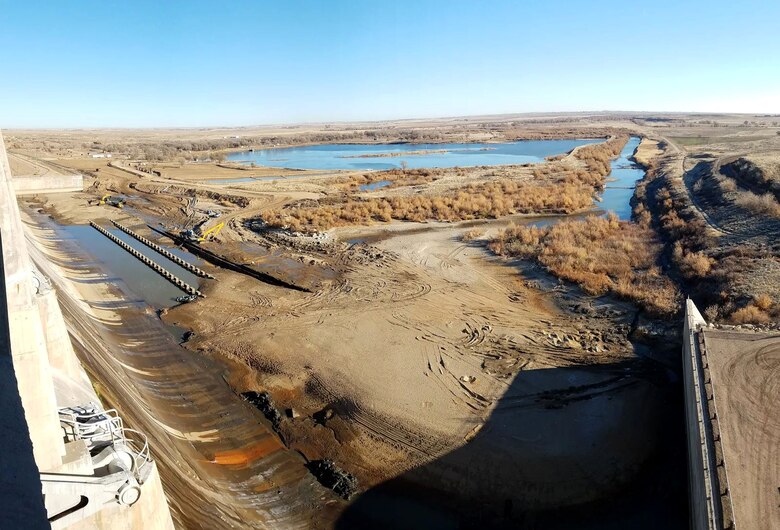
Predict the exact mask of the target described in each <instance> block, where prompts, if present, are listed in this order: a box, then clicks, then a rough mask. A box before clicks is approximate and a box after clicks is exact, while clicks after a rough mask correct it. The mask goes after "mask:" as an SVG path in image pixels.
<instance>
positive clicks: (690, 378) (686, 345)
mask: <svg viewBox="0 0 780 530" xmlns="http://www.w3.org/2000/svg"><path fill="white" fill-rule="evenodd" d="M704 325H706V322H705V321H704V318H702V316H701V313H699V310H698V309H697V308H696V306H695V305H694V304H693V302H692V301H691V300H687V301H686V306H685V322H684V328H683V359H682V365H683V379H684V383H685V421H686V428H687V434H688V490H689V492H688V493H689V495H688V496H689V505H690V528H691V529H692V530H720V529H721V528H723V522H722V521H723V517H722V509H721V501H720V487H719V485H718V472H717V456H716V452H715V445H714V439H713V434H712V423H711V421H710V411H709V400H708V396H707V391H706V388H705V382H706V381H705V378H704V370H703V367H702V357H701V351H700V346H699V338H698V334H697V329H698V328H700V327H701V326H704Z"/></svg>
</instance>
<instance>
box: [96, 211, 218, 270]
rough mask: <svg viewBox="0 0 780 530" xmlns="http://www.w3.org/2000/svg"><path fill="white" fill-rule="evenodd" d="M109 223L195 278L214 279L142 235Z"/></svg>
mask: <svg viewBox="0 0 780 530" xmlns="http://www.w3.org/2000/svg"><path fill="white" fill-rule="evenodd" d="M111 222H112V223H114V226H115V227H117V228H118V229H120V230H121V231H122V232H124V233H125V234H127V235H129V236H131V237H134V238H135V239H137V240H138V241H140V242H141V243H143V244H144V245H146V246H147V247H149V248H151V249H152V250H154V251H155V252H157V253H158V254H162V255H163V256H165V257H166V258H168V259H169V260H171V261H172V262H174V263H175V264H177V265H179V266H180V267H181V268H183V269H187V270H188V271H190V272H191V273H193V274H195V275H196V276H200V277H201V278H209V279H212V280H213V279H214V276H212V275H211V274H209V273H207V272H205V271H203V270H201V269H199V268H198V267H196V266H195V265H193V264H192V263H189V262H187V261H185V260H183V259H181V258H180V257H179V256H177V255H176V254H173V253H171V252H170V251H168V250H166V249H164V248H163V247H161V246H160V245H158V244H157V243H153V242H152V241H149V240H148V239H146V238H145V237H143V236H142V235H139V234H137V233H135V232H134V231H132V230H130V229H129V228H127V227H126V226H123V225H121V224H119V223H117V222H116V221H111Z"/></svg>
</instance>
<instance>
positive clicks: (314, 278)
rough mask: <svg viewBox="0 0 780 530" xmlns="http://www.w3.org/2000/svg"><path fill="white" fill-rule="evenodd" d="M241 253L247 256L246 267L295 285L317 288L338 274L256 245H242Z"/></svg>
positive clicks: (327, 268)
mask: <svg viewBox="0 0 780 530" xmlns="http://www.w3.org/2000/svg"><path fill="white" fill-rule="evenodd" d="M240 248H241V251H242V252H243V253H244V254H246V255H247V258H248V260H247V262H246V263H245V264H246V265H248V266H250V267H253V268H255V269H258V270H261V271H263V272H266V273H267V274H270V275H272V276H274V277H277V278H280V279H283V280H285V281H287V282H289V283H292V284H294V285H301V286H306V287H310V286H316V285H317V284H319V283H321V282H323V281H329V280H335V279H336V278H337V277H338V273H337V272H336V271H335V270H333V269H331V268H329V267H323V266H320V265H318V264H311V263H305V262H302V261H300V260H297V259H293V258H290V257H287V256H284V255H282V252H281V251H280V250H278V249H277V250H274V251H271V250H268V249H267V248H265V247H263V246H260V245H257V244H255V243H246V242H244V243H241V244H240Z"/></svg>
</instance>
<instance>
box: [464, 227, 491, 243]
mask: <svg viewBox="0 0 780 530" xmlns="http://www.w3.org/2000/svg"><path fill="white" fill-rule="evenodd" d="M484 233H485V231H484V230H482V229H481V228H472V229H471V230H469V231H468V232H466V233H464V234H463V236H462V237H461V239H462V240H463V241H474V240H475V239H479V238H480V237H482V234H484Z"/></svg>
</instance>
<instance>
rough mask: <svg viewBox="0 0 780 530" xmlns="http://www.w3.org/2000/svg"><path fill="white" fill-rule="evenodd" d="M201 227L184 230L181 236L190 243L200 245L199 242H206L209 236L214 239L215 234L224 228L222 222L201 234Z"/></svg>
mask: <svg viewBox="0 0 780 530" xmlns="http://www.w3.org/2000/svg"><path fill="white" fill-rule="evenodd" d="M201 226H202V225H199V226H196V227H195V228H193V229H192V230H185V231H184V232H182V233H181V235H182V236H183V237H185V238H187V239H189V240H190V241H193V242H195V243H200V242H201V241H206V239H208V238H209V236H211V237H215V236H216V235H217V234H219V233H220V231H221V230H222V229H223V228H224V227H225V223H224V222H222V223H219V224H216V225H214V226H212V227H211V228H209V229H208V230H206V231H205V232H203V233H201V232H200V227H201Z"/></svg>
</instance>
